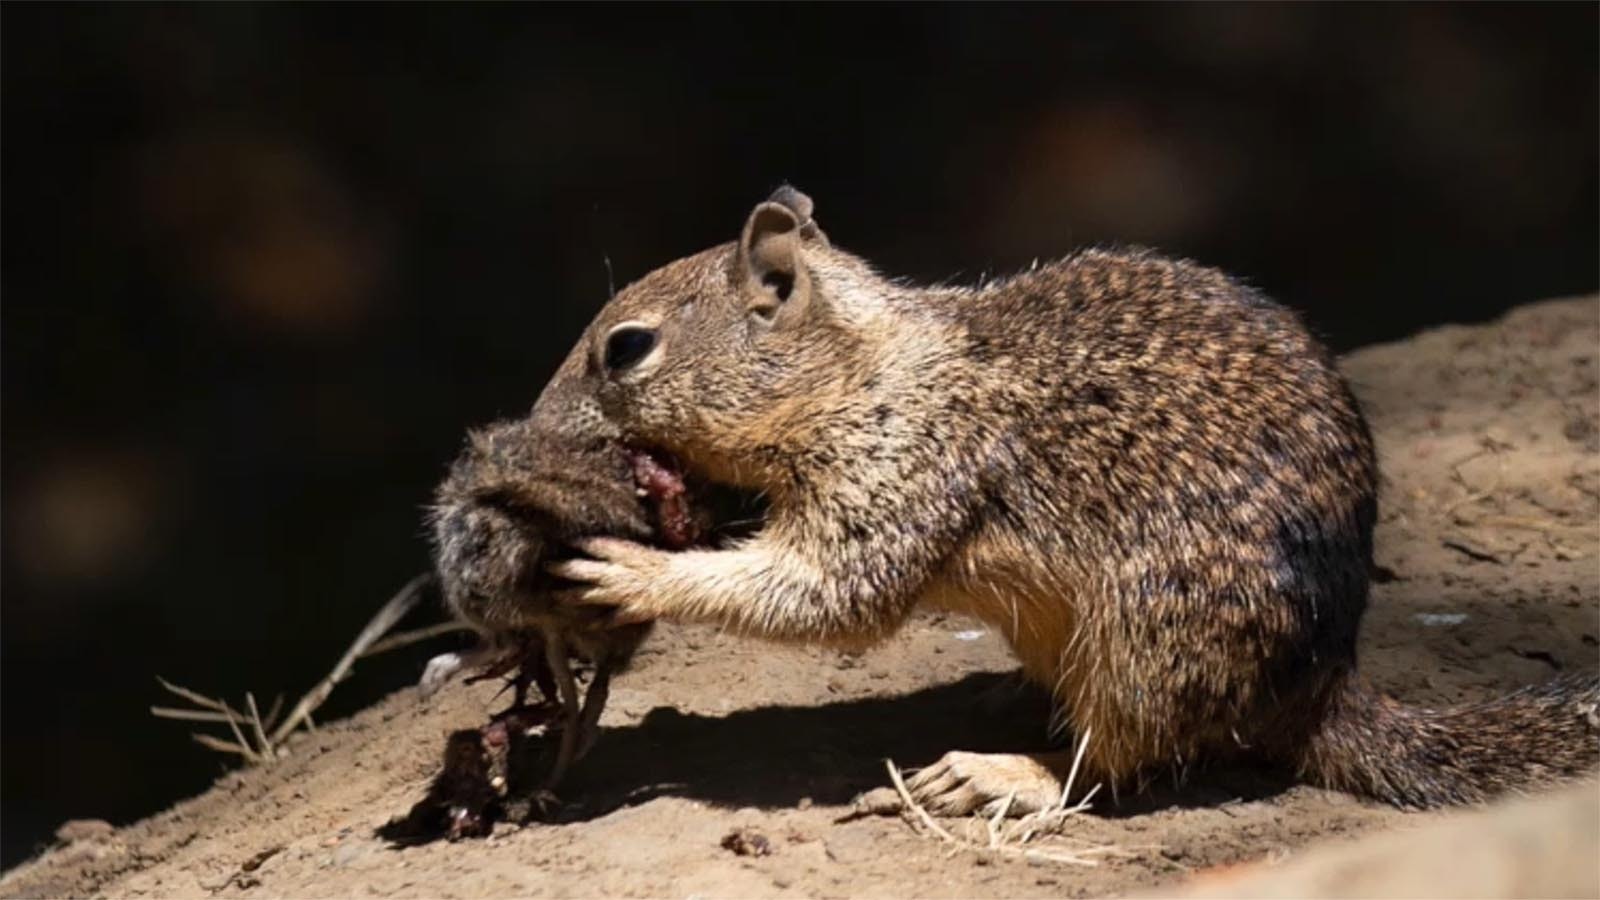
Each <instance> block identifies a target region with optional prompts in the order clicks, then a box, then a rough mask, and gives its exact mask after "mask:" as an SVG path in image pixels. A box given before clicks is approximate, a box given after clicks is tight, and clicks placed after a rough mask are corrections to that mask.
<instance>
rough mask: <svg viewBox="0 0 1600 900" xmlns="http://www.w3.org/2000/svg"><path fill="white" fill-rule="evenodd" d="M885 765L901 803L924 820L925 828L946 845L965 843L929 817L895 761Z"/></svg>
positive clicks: (887, 761) (887, 762) (888, 760)
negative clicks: (913, 794) (908, 787)
mask: <svg viewBox="0 0 1600 900" xmlns="http://www.w3.org/2000/svg"><path fill="white" fill-rule="evenodd" d="M883 764H884V766H885V767H886V768H887V769H888V770H889V780H890V781H892V782H894V789H895V792H896V793H898V794H899V795H900V802H901V803H904V804H905V807H906V809H908V810H910V811H912V812H914V813H916V815H917V818H919V819H921V820H922V824H923V826H924V827H925V828H927V829H928V830H929V831H931V832H933V833H934V834H936V835H938V836H939V837H940V839H942V840H944V841H945V842H946V843H950V844H962V843H964V842H963V841H960V840H957V839H956V836H955V835H953V834H951V833H950V832H948V831H946V830H945V829H944V826H942V825H940V824H939V823H938V822H937V821H935V820H934V818H933V816H931V815H929V814H928V811H927V810H925V809H923V808H922V804H920V803H918V802H917V801H916V799H915V798H913V797H912V796H911V791H909V790H907V789H906V780H905V779H904V778H901V777H900V768H899V767H898V766H896V765H895V764H894V760H892V759H886V760H884V761H883Z"/></svg>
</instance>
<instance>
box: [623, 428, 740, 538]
mask: <svg viewBox="0 0 1600 900" xmlns="http://www.w3.org/2000/svg"><path fill="white" fill-rule="evenodd" d="M625 453H626V455H627V457H628V462H629V465H630V466H631V467H632V469H633V480H634V484H635V486H636V490H637V492H638V495H639V498H640V499H641V500H642V501H644V503H645V505H646V507H647V508H648V509H649V510H650V513H651V518H652V519H653V520H654V521H653V524H654V525H655V529H656V541H657V543H659V544H660V545H661V546H662V547H664V548H666V549H668V550H682V549H685V548H688V547H693V546H695V545H700V544H707V545H712V546H715V545H718V544H721V543H722V542H724V541H727V540H730V539H733V538H738V537H746V536H748V535H749V534H751V533H753V532H754V531H755V530H756V529H757V528H759V527H760V525H761V524H762V523H763V522H764V521H765V518H766V511H767V510H766V501H765V499H764V498H763V497H761V496H760V495H758V494H755V493H754V492H751V491H746V490H743V489H740V488H735V487H732V486H729V485H725V484H720V483H717V482H713V481H708V480H705V479H703V478H699V477H697V476H695V475H693V474H692V473H690V472H689V471H688V469H686V468H685V467H684V466H683V464H682V463H681V462H680V461H679V460H678V459H677V457H675V456H673V455H672V454H670V453H666V452H664V451H659V450H649V449H645V448H642V447H636V446H630V447H627V448H625Z"/></svg>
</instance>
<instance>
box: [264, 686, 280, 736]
mask: <svg viewBox="0 0 1600 900" xmlns="http://www.w3.org/2000/svg"><path fill="white" fill-rule="evenodd" d="M281 712H283V692H281V691H280V692H279V693H278V696H276V697H273V698H272V708H271V709H269V710H267V718H266V721H264V722H263V723H262V725H263V727H265V728H266V729H267V730H268V731H271V730H272V726H273V724H274V723H276V722H277V721H278V713H281Z"/></svg>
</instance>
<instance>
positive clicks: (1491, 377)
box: [0, 298, 1600, 897]
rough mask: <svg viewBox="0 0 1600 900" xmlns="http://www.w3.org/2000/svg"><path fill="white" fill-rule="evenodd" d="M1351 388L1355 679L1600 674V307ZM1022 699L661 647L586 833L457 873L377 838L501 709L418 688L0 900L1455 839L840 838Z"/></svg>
mask: <svg viewBox="0 0 1600 900" xmlns="http://www.w3.org/2000/svg"><path fill="white" fill-rule="evenodd" d="M1345 368H1346V371H1348V372H1349V374H1350V376H1351V378H1352V380H1353V382H1354V384H1355V386H1356V390H1357V392H1358V394H1359V395H1360V396H1361V398H1362V400H1363V402H1364V404H1365V406H1366V408H1367V410H1368V412H1369V413H1370V415H1371V417H1372V420H1373V424H1374V427H1375V430H1376V432H1377V437H1378V443H1379V449H1380V454H1381V461H1382V466H1383V470H1384V472H1385V476H1386V479H1387V481H1386V484H1385V495H1384V499H1383V518H1382V522H1381V525H1380V530H1379V534H1378V561H1379V562H1380V564H1381V565H1382V566H1383V568H1384V570H1385V572H1387V573H1388V575H1387V576H1386V577H1384V578H1383V579H1381V583H1380V584H1378V585H1377V587H1376V595H1375V597H1374V601H1373V604H1372V609H1371V611H1370V612H1369V614H1368V617H1367V622H1366V627H1365V630H1364V632H1363V640H1362V648H1361V650H1362V664H1363V667H1364V668H1365V670H1366V671H1367V673H1368V675H1369V676H1370V677H1371V678H1372V679H1373V681H1375V682H1376V683H1377V684H1378V685H1379V686H1380V687H1382V688H1384V689H1386V690H1388V691H1390V692H1392V693H1394V694H1396V695H1398V696H1400V697H1402V698H1404V699H1405V700H1407V701H1410V702H1415V703H1451V702H1457V701H1464V700H1475V699H1482V698H1486V697H1489V696H1492V695H1494V694H1496V693H1499V692H1503V691H1506V690H1509V689H1511V688H1514V687H1517V686H1519V685H1523V684H1527V683H1531V682H1535V681H1538V680H1541V679H1544V678H1547V677H1549V676H1550V675H1552V674H1554V673H1555V672H1556V671H1557V670H1558V669H1560V670H1566V671H1571V670H1579V671H1592V670H1593V669H1594V668H1595V666H1596V655H1597V653H1596V649H1595V648H1596V641H1597V632H1600V626H1597V610H1600V566H1597V564H1596V557H1597V555H1600V526H1597V522H1600V402H1597V398H1600V302H1597V300H1596V299H1594V298H1587V299H1582V300H1572V301H1561V302H1551V303H1544V304H1539V305H1535V306H1529V307H1525V308H1522V309H1519V310H1517V311H1515V312H1513V313H1512V314H1511V315H1509V316H1507V317H1506V318H1505V319H1503V320H1502V321H1500V322H1498V323H1495V324H1493V325H1489V326H1482V327H1448V328H1441V329H1438V330H1435V331H1431V332H1428V333H1426V334H1423V335H1420V336H1418V337H1416V338H1414V339H1412V340H1409V341H1405V342H1402V343H1397V344H1391V345H1385V346H1379V347H1372V348H1368V349H1365V350H1362V351H1360V352H1358V353H1355V354H1353V355H1351V356H1350V357H1349V358H1348V359H1347V360H1346V362H1345ZM1014 670H1015V663H1014V662H1013V661H1012V659H1011V658H1010V656H1009V654H1008V653H1007V651H1006V649H1005V647H1004V646H1003V644H1002V643H1001V641H1000V640H999V638H998V637H997V636H996V635H995V634H993V633H991V632H989V631H987V630H986V629H984V628H983V626H981V625H979V624H976V623H973V622H970V621H965V620H958V619H954V618H943V617H937V616H922V617H919V618H917V619H916V620H915V621H914V622H913V623H912V624H911V625H910V626H909V627H907V628H906V629H905V630H904V632H903V633H902V634H900V635H899V636H898V637H896V638H895V639H894V640H893V641H892V642H890V643H889V644H887V645H886V646H883V647H880V648H878V649H876V650H874V651H872V652H870V653H868V654H866V655H864V656H860V657H852V656H842V655H838V654H834V653H826V652H820V651H802V650H791V649H781V648H775V647H771V646H766V645H760V644H754V643H746V642H741V641H738V640H734V639H732V638H728V637H725V636H721V635H718V634H715V633H712V632H709V631H705V630H700V629H690V628H673V627H664V628H662V629H661V634H660V636H659V637H657V638H656V639H654V640H652V641H651V643H650V644H649V645H647V647H646V648H645V650H644V651H643V652H642V653H641V656H640V658H639V661H638V663H637V664H636V666H635V669H634V670H633V671H632V672H630V673H628V674H625V675H624V676H622V677H621V678H620V680H619V682H618V684H617V686H616V688H615V690H614V693H613V699H612V703H611V706H610V707H609V708H608V709H607V712H606V719H605V723H604V724H605V726H606V731H605V734H604V735H603V736H602V738H601V740H600V743H599V745H598V746H597V747H596V748H595V750H594V752H593V753H592V754H591V755H590V756H589V758H587V759H586V760H584V762H583V763H582V764H581V766H580V767H579V768H578V770H577V771H576V772H575V773H574V776H573V777H572V778H571V780H570V781H569V783H568V784H567V785H566V788H565V790H564V794H565V795H566V796H568V797H569V798H575V799H578V800H579V801H580V802H579V803H578V804H577V805H576V806H575V808H574V809H572V810H571V813H570V815H569V816H568V817H567V818H568V821H564V822H562V823H559V824H549V825H535V826H529V827H525V828H513V827H510V826H504V825H502V826H499V827H498V828H497V829H496V831H495V833H494V835H493V836H492V837H490V838H488V839H486V840H481V841H471V842H463V843H458V844H449V843H444V842H438V843H432V844H424V845H420V846H394V845H392V844H390V843H389V842H387V841H384V840H383V839H381V838H379V837H378V836H377V835H376V831H377V829H379V828H380V827H381V826H383V825H384V824H385V823H387V822H389V821H390V820H391V819H393V818H395V817H398V816H402V815H404V814H405V812H406V811H407V810H408V809H409V808H410V807H411V805H412V804H413V803H414V802H416V801H417V800H418V799H420V798H421V797H422V795H423V793H424V792H425V790H426V787H427V783H428V780H429V779H430V777H431V776H432V775H433V773H434V770H435V768H436V766H437V764H438V756H439V752H440V750H441V749H442V746H443V742H444V738H445V735H446V734H448V733H449V732H450V731H451V730H453V729H457V728H461V727H466V726H471V725H477V724H480V723H481V722H482V721H483V719H484V718H485V716H486V714H487V713H488V712H489V711H491V710H492V709H495V708H498V705H499V703H500V702H501V701H497V700H496V699H495V698H494V693H495V690H496V687H495V686H494V685H490V684H480V685H474V686H465V685H459V684H458V685H456V686H453V687H451V688H448V689H446V690H445V691H443V692H442V693H441V694H440V695H438V696H436V697H434V698H433V699H432V700H431V701H429V702H426V703H424V702H422V701H420V700H419V699H418V697H417V695H416V693H415V691H412V690H406V691H401V692H399V693H397V694H395V695H394V696H391V697H390V698H389V699H387V700H386V701H384V702H383V703H380V704H378V705H377V706H375V707H373V708H371V709H368V710H366V711H364V712H362V713H361V714H359V715H357V716H355V717H353V718H351V719H349V720H348V721H344V722H340V723H335V724H333V725H329V726H326V727H323V728H322V729H320V730H319V731H317V732H316V733H315V734H310V735H305V736H303V737H302V738H301V739H300V740H299V741H298V742H297V743H296V744H294V746H293V754H292V756H290V757H289V758H288V759H286V760H284V761H282V762H279V763H276V764H274V765H272V766H270V767H265V768H256V769H250V770H245V771H240V772H236V773H233V774H230V775H228V776H226V777H224V778H223V779H221V780H220V781H219V782H218V783H217V784H216V785H215V786H214V787H213V788H212V789H211V790H210V791H208V792H207V793H205V794H203V795H201V796H199V797H196V798H194V799H192V800H188V801H185V802H183V803H180V804H179V805H177V806H176V807H174V808H173V809H171V810H169V811H167V812H165V813H162V814H160V815H157V816H154V817H152V818H150V819H147V820H144V821H142V822H138V823H135V824H133V825H130V826H128V827H126V828H122V829H117V830H110V829H107V828H98V827H96V826H94V825H92V824H83V823H79V824H77V825H75V826H74V827H73V828H72V829H71V833H70V834H67V835H66V836H65V838H64V840H63V841H62V843H61V845H59V846H58V847H56V848H55V849H52V850H51V851H49V852H48V853H46V854H45V855H44V856H42V857H41V858H39V859H37V860H34V861H32V862H30V863H27V864H25V865H23V866H20V867H18V868H17V869H15V870H13V871H12V872H10V873H8V874H7V875H6V876H5V877H4V878H3V879H0V895H4V896H40V895H47V896H58V895H89V894H108V895H116V896H121V897H137V896H161V897H172V896H234V895H244V896H291V895H292V896H350V895H358V894H360V895H375V896H419V897H423V896H425V897H482V896H491V895H494V896H498V895H518V896H541V897H543V896H564V895H575V894H582V895H598V894H605V895H624V894H625V895H675V896H684V895H717V896H741V897H756V896H786V895H795V896H800V895H805V896H846V895H848V896H880V895H881V896H889V895H893V896H905V895H917V896H949V897H954V896H962V897H966V896H994V895H1004V896H1012V897H1028V896H1051V897H1058V896H1062V895H1067V894H1070V895H1078V896H1082V895H1098V894H1112V893H1125V892H1130V891H1137V890H1143V889H1148V888H1150V887H1152V886H1158V885H1171V884H1172V883H1173V882H1176V881H1179V880H1182V879H1185V878H1188V877H1190V876H1191V875H1193V874H1195V873H1204V872H1207V871H1208V870H1214V869H1215V868H1216V867H1224V866H1232V865H1236V864H1239V863H1243V862H1267V863H1276V862H1279V861H1282V860H1284V859H1287V858H1290V857H1295V856H1298V855H1301V853H1302V850H1303V849H1304V848H1305V847H1306V845H1308V844H1310V843H1312V842H1313V841H1316V840H1318V839H1321V838H1325V837H1329V836H1349V835H1356V834H1359V833H1364V832H1371V831H1375V830H1378V829H1386V828H1394V827H1406V828H1412V827H1416V826H1419V825H1425V824H1427V823H1429V822H1432V821H1434V820H1436V819H1439V818H1441V817H1440V816H1439V815H1437V814H1409V815H1408V814H1402V813H1398V812H1395V811H1393V810H1390V809H1386V808H1382V807H1378V806H1374V805H1370V804H1367V803H1364V802H1361V801H1358V800H1355V799H1353V798H1351V797H1347V796H1344V795H1341V794H1335V793H1330V792H1326V791H1321V790H1316V789H1313V788H1309V787H1305V786H1303V785H1295V784H1292V783H1288V782H1286V781H1284V780H1282V779H1281V778H1279V777H1277V776H1274V775H1271V774H1270V773H1263V772H1254V771H1239V770H1228V769H1213V770H1208V771H1203V772H1200V773H1197V774H1195V775H1193V776H1192V777H1191V778H1190V780H1189V781H1188V783H1187V784H1186V785H1184V786H1182V787H1172V786H1160V787H1158V788H1156V789H1155V790H1154V791H1153V792H1152V793H1151V794H1149V795H1145V796H1140V797H1123V798H1121V802H1120V803H1114V802H1112V800H1111V799H1110V798H1104V799H1103V800H1101V801H1099V802H1098V804H1097V807H1096V810H1095V814H1094V815H1089V816H1083V817H1080V818H1079V819H1077V820H1076V821H1075V822H1074V823H1073V825H1072V830H1071V834H1072V835H1073V837H1074V838H1075V839H1078V840H1080V841H1081V842H1083V843H1082V844H1081V845H1082V846H1088V845H1089V844H1096V845H1109V846H1112V847H1115V848H1117V850H1118V852H1116V853H1111V854H1106V855H1102V856H1099V857H1096V859H1097V860H1098V865H1094V866H1084V865H1074V864H1065V863H1060V862H1054V861H1050V860H1045V859H1039V858H1033V859H1029V858H1025V857H1022V856H1017V855H1004V854H995V853H990V852H976V851H969V850H958V851H955V852H952V851H951V850H950V849H949V848H948V847H947V846H946V845H944V844H941V843H939V842H938V841H936V840H933V839H930V838H928V837H924V836H922V835H920V834H918V833H917V832H915V831H914V830H913V829H912V828H911V827H909V826H908V825H907V824H906V823H904V822H902V821H901V820H899V819H897V818H892V817H874V818H862V819H856V820H854V821H848V822H837V821H836V819H838V818H839V817H841V816H842V815H843V814H844V813H846V812H847V811H848V805H849V802H850V800H851V798H852V797H853V796H854V795H855V794H856V793H857V792H860V791H863V790H866V789H869V788H874V787H878V786H881V785H883V784H884V783H885V780H886V779H885V773H884V767H883V760H884V759H885V758H892V759H894V760H895V761H896V762H897V763H898V764H900V765H901V766H904V767H915V766H920V765H924V764H926V763H928V762H931V761H932V760H934V759H935V758H937V757H938V756H939V755H940V754H941V753H943V752H944V751H945V750H949V749H953V748H961V749H970V750H985V749H1013V750H1016V749H1026V748H1030V747H1039V746H1041V745H1042V744H1043V743H1044V726H1045V717H1046V707H1045V704H1044V701H1043V699H1042V698H1041V697H1040V695H1039V694H1038V693H1036V692H1035V691H1033V690H1032V689H1029V688H1025V687H1023V686H1021V685H1020V683H1019V682H1018V681H1017V679H1016V677H1015V675H1014V674H1013V673H1014ZM153 727H154V726H153ZM174 739H175V740H176V739H177V737H176V736H175V737H174ZM108 752H111V750H110V749H109V748H108ZM1591 797H1592V793H1591ZM948 824H949V826H950V827H951V828H952V829H959V828H962V827H965V826H966V825H968V824H970V823H961V822H955V823H948ZM741 829H742V831H741ZM735 832H739V834H736V835H735V834H734V833H735ZM730 835H733V837H730ZM758 838H759V839H760V840H757V839H758ZM725 839H726V840H725ZM763 849H764V850H765V852H762V850H763ZM1433 858H1435V859H1438V857H1433ZM1422 859H1423V858H1422V857H1419V858H1418V861H1417V862H1416V864H1417V865H1422ZM1591 862H1592V860H1591ZM1411 883H1416V882H1411Z"/></svg>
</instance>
